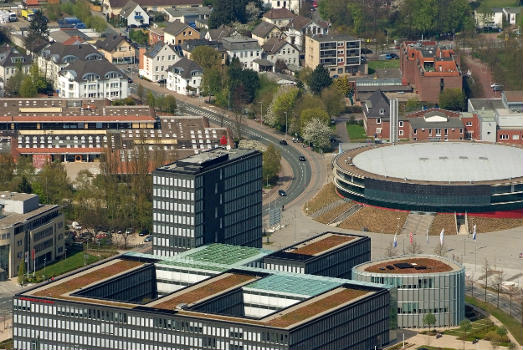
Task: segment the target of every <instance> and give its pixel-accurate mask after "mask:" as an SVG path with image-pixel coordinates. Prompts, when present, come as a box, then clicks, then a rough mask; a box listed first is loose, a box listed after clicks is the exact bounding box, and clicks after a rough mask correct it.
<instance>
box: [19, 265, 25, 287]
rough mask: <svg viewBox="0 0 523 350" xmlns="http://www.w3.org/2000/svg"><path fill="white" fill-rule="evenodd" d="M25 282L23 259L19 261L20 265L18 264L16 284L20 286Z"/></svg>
mask: <svg viewBox="0 0 523 350" xmlns="http://www.w3.org/2000/svg"><path fill="white" fill-rule="evenodd" d="M24 282H25V261H24V260H22V261H20V265H18V284H20V285H21V286H23V285H24Z"/></svg>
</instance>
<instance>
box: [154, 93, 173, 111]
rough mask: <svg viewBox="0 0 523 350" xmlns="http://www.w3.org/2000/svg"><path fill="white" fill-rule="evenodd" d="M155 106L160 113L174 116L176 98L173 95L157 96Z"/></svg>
mask: <svg viewBox="0 0 523 350" xmlns="http://www.w3.org/2000/svg"><path fill="white" fill-rule="evenodd" d="M156 105H157V106H158V109H160V111H162V112H167V113H170V114H174V112H176V107H177V106H176V98H175V97H174V96H173V95H164V96H159V97H158V98H157V99H156Z"/></svg>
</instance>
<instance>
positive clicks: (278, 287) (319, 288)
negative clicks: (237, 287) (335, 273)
mask: <svg viewBox="0 0 523 350" xmlns="http://www.w3.org/2000/svg"><path fill="white" fill-rule="evenodd" d="M271 272H272V271H271ZM345 282H346V281H345ZM340 285H342V283H341V282H338V281H327V280H323V281H320V280H318V279H313V278H307V277H305V275H304V277H301V276H290V275H281V274H277V275H269V276H267V277H264V278H262V279H260V280H258V281H255V282H252V283H250V284H248V285H246V286H245V288H250V289H261V290H266V291H273V292H281V293H289V294H298V295H305V296H313V295H318V294H321V293H323V292H326V291H328V290H330V289H333V288H336V287H338V286H340Z"/></svg>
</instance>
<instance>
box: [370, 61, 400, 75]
mask: <svg viewBox="0 0 523 350" xmlns="http://www.w3.org/2000/svg"><path fill="white" fill-rule="evenodd" d="M368 65H369V74H374V72H376V69H392V68H399V67H400V60H379V61H369V62H368Z"/></svg>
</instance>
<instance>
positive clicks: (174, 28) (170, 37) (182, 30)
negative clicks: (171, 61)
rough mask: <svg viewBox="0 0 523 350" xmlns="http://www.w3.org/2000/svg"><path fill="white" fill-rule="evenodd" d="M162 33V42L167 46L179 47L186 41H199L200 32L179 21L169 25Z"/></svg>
mask: <svg viewBox="0 0 523 350" xmlns="http://www.w3.org/2000/svg"><path fill="white" fill-rule="evenodd" d="M163 32H164V38H163V42H164V43H166V44H169V45H181V44H182V43H183V42H184V41H186V40H194V39H200V32H198V31H197V30H196V29H194V28H193V27H190V26H188V25H187V24H185V23H182V22H180V21H175V22H171V23H169V24H168V25H167V26H166V27H165V28H164V29H163Z"/></svg>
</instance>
